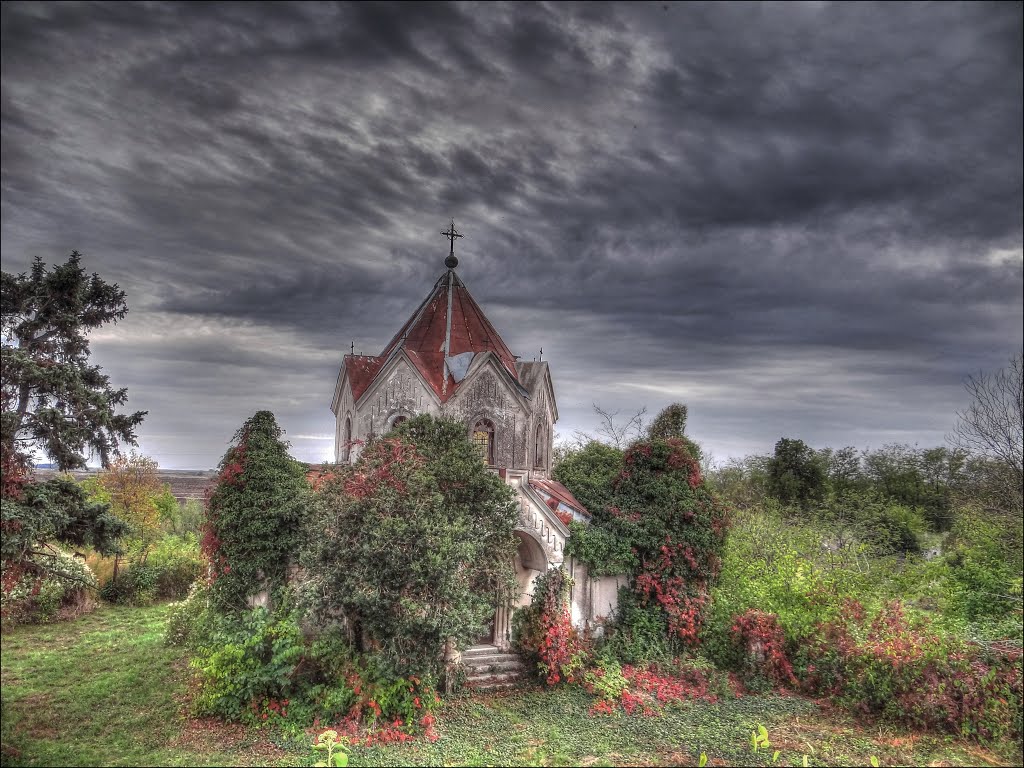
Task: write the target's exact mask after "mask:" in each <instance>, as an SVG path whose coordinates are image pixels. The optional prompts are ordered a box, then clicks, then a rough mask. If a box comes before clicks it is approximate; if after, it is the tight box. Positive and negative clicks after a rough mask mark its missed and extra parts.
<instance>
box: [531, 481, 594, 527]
mask: <svg viewBox="0 0 1024 768" xmlns="http://www.w3.org/2000/svg"><path fill="white" fill-rule="evenodd" d="M530 485H532V486H533V487H534V488H537V489H539V490H541V491H543V492H544V493H546V494H547V495H548V496H552V497H554V498H556V499H558V500H559V501H560V502H562V503H563V504H567V505H568V506H570V507H572V508H573V509H578V510H579V511H580V512H582V513H583V514H585V515H586V516H587V517H590V511H589V510H588V509H587V508H586V507H584V506H583V505H582V504H580V502H579V501H578V500H577V499H576V497H575V496H573V495H572V493H571V492H570V491H569V489H568V488H566V487H565V486H564V485H562V484H561V483H560V482H558V481H557V480H545V479H544V478H541V477H535V478H530Z"/></svg>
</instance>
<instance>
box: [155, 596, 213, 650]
mask: <svg viewBox="0 0 1024 768" xmlns="http://www.w3.org/2000/svg"><path fill="white" fill-rule="evenodd" d="M213 619H214V616H213V614H212V611H211V609H210V588H209V585H207V584H206V582H204V581H196V582H194V583H193V584H192V586H191V587H190V588H189V591H188V595H187V596H186V597H185V599H184V600H181V601H179V602H176V603H171V605H170V606H168V610H167V627H166V634H165V635H164V642H165V643H166V644H167V645H177V646H181V647H184V648H197V647H198V646H199V645H201V644H202V642H203V641H204V640H205V639H206V637H207V632H208V631H209V630H210V629H211V623H212V621H213Z"/></svg>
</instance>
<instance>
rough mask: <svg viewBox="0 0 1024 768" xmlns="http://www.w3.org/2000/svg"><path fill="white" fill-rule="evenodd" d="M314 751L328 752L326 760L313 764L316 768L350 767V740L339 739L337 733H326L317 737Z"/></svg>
mask: <svg viewBox="0 0 1024 768" xmlns="http://www.w3.org/2000/svg"><path fill="white" fill-rule="evenodd" d="M313 749H318V750H320V751H321V752H326V753H327V756H326V758H325V759H324V760H320V761H319V762H316V763H313V765H314V766H315V767H316V768H346V766H347V765H348V738H347V737H345V736H342V737H341V738H340V739H339V738H338V732H337V731H324V732H323V733H321V734H320V735H319V736H317V737H316V742H315V743H314V744H313Z"/></svg>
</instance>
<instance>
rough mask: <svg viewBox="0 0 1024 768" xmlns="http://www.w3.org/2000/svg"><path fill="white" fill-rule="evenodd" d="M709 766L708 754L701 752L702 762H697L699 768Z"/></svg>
mask: <svg viewBox="0 0 1024 768" xmlns="http://www.w3.org/2000/svg"><path fill="white" fill-rule="evenodd" d="M707 764H708V755H707V752H701V753H700V760H698V761H697V765H698V767H699V768H704V766H705V765H707Z"/></svg>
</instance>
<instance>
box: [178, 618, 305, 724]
mask: <svg viewBox="0 0 1024 768" xmlns="http://www.w3.org/2000/svg"><path fill="white" fill-rule="evenodd" d="M303 650H304V644H303V641H302V634H301V632H300V630H299V624H298V618H297V615H296V613H295V611H294V610H291V609H289V610H279V611H277V612H275V613H273V614H271V613H270V612H269V611H268V610H267V609H266V608H263V607H259V608H254V609H252V610H250V611H247V612H244V613H240V614H238V615H221V616H218V617H216V618H214V620H213V626H212V628H211V631H210V632H209V633H208V635H207V637H206V638H204V641H203V643H202V645H201V646H200V647H199V649H198V651H197V653H196V656H195V657H194V658H193V659H192V660H191V662H190V664H191V666H192V668H193V669H195V670H196V671H197V673H198V679H199V692H198V695H197V696H196V698H195V701H194V706H195V711H196V713H197V714H200V715H214V716H216V717H222V718H224V719H226V720H243V719H249V720H252V719H253V717H252V716H253V714H254V712H253V710H254V708H256V709H258V707H259V703H260V702H262V700H263V699H274V700H285V699H289V697H290V696H291V695H292V694H294V693H295V692H296V691H295V690H294V688H293V682H292V680H293V676H294V673H295V670H296V668H297V667H298V664H299V662H300V660H301V659H302V655H303Z"/></svg>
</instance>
